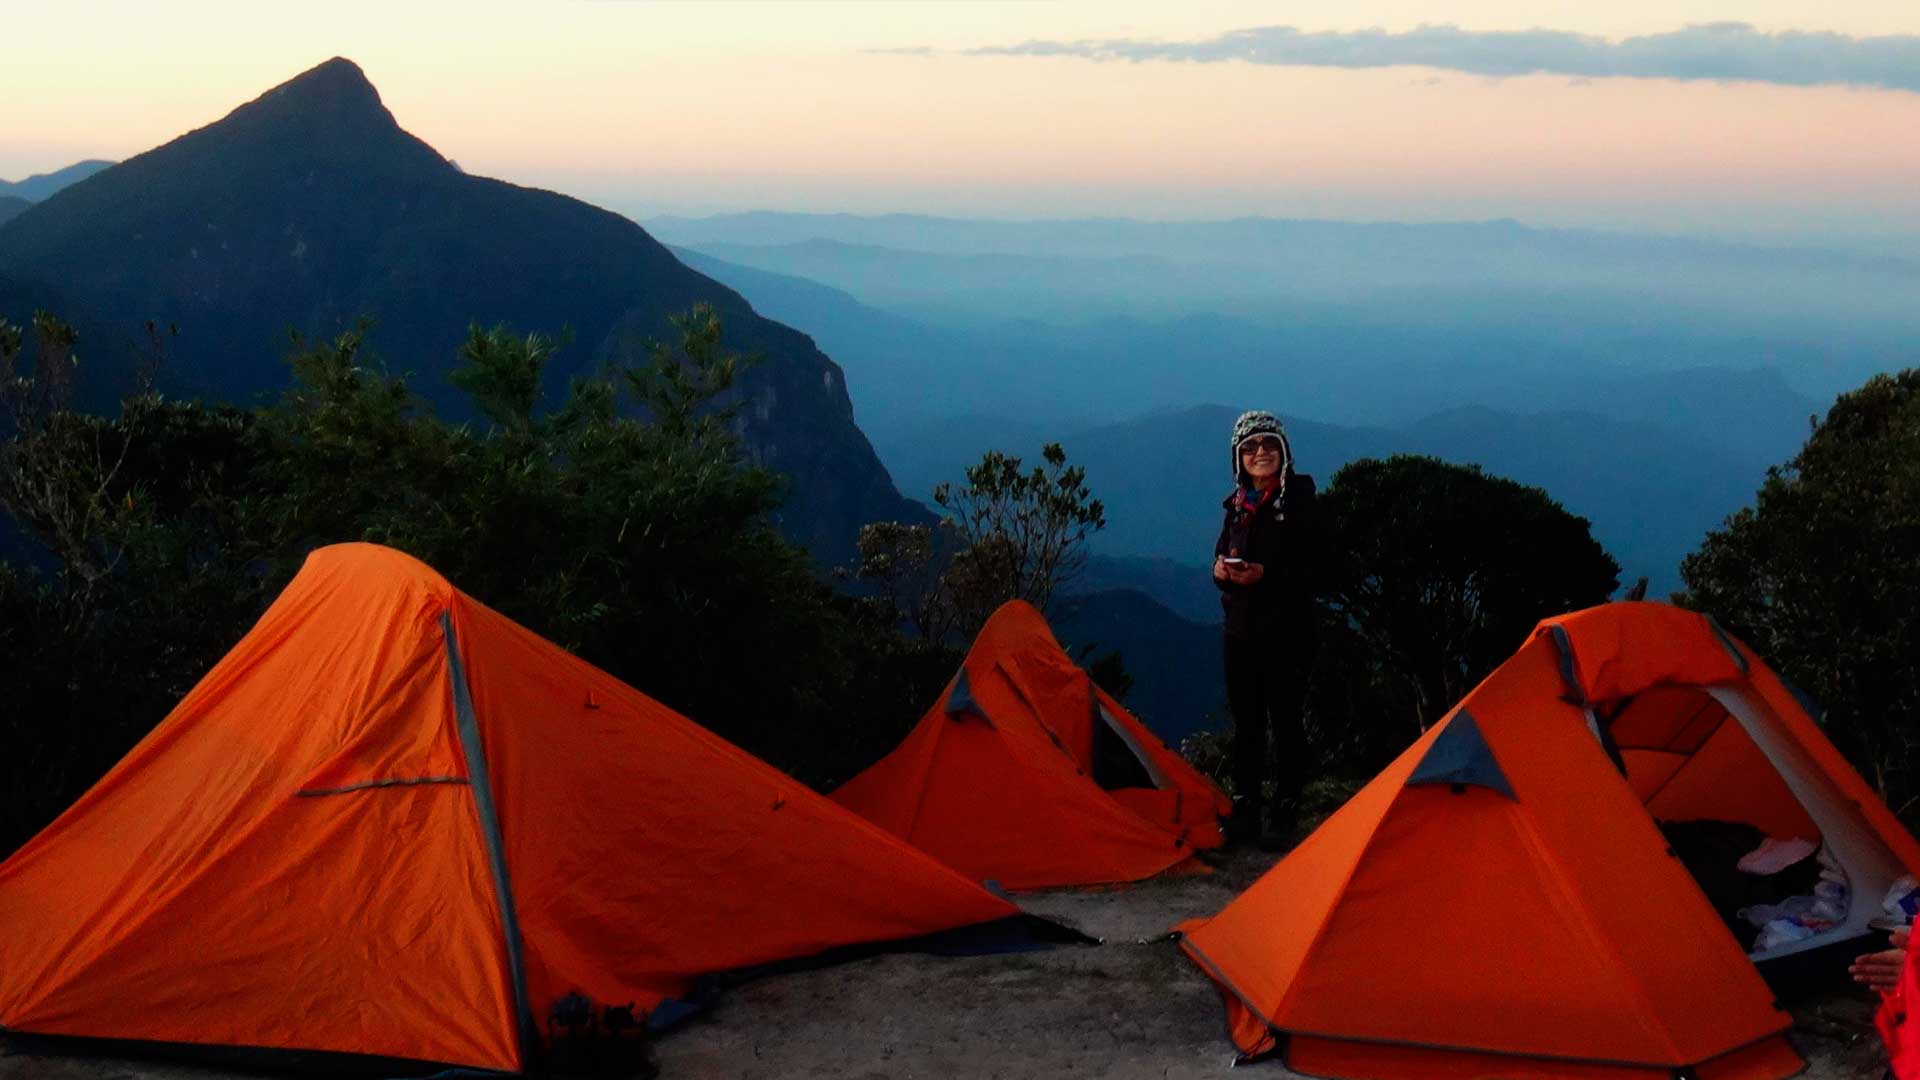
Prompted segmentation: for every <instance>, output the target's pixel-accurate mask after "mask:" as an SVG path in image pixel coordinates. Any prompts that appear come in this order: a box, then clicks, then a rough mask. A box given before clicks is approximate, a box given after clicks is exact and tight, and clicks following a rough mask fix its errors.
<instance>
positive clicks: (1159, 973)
mask: <svg viewBox="0 0 1920 1080" xmlns="http://www.w3.org/2000/svg"><path fill="white" fill-rule="evenodd" d="M1272 859H1273V856H1264V857H1263V856H1258V855H1247V856H1237V857H1234V858H1231V859H1228V860H1226V861H1224V863H1223V864H1222V865H1221V866H1220V868H1219V869H1218V870H1217V871H1216V872H1215V873H1213V874H1210V875H1205V876H1184V877H1170V878H1165V879H1161V880H1156V881H1150V882H1145V883H1143V884H1139V885H1134V886H1129V887H1125V888H1115V889H1106V890H1097V891H1075V892H1053V893H1044V894H1037V895H1030V896H1026V897H1022V898H1021V899H1022V903H1023V904H1024V905H1025V906H1026V907H1027V908H1028V909H1029V910H1031V911H1034V912H1036V913H1038V914H1041V915H1045V916H1047V917H1049V918H1054V919H1058V920H1060V921H1062V922H1066V923H1070V924H1071V925H1073V926H1075V927H1077V928H1079V929H1080V930H1082V931H1084V932H1086V933H1088V934H1090V935H1093V936H1095V937H1099V938H1102V939H1104V942H1105V943H1104V944H1102V945H1100V946H1097V947H1084V948H1061V949H1054V950H1049V951H1045V952H1035V953H1022V954H1014V955H1007V956H985V957H963V958H956V957H930V956H914V955H889V956H881V957H877V958H873V959H868V960H862V961H858V962H855V963H850V964H842V965H839V966H835V967H828V968H821V969H816V970H811V971H801V972H796V973H789V974H782V975H775V976H769V977H766V978H763V979H760V980H758V981H756V982H752V983H749V984H747V985H745V986H741V987H736V988H735V989H734V990H732V991H731V992H730V993H729V994H728V995H727V996H726V997H725V998H723V999H722V1000H721V1002H720V1003H719V1005H718V1007H716V1008H715V1009H713V1010H712V1011H711V1012H710V1013H708V1014H707V1015H705V1016H703V1017H701V1018H699V1019H697V1020H694V1021H692V1022H690V1023H688V1024H686V1025H683V1026H682V1027H681V1028H679V1029H677V1030H675V1031H673V1032H671V1033H669V1034H668V1035H666V1036H664V1037H663V1038H661V1039H660V1040H659V1042H658V1043H657V1044H656V1046H655V1048H654V1058H655V1061H656V1063H657V1064H658V1066H659V1069H660V1075H661V1076H662V1077H663V1078H664V1080H693V1078H704V1077H729V1078H733V1077H737V1078H741V1080H754V1078H759V1080H791V1078H799V1077H837V1078H851V1080H879V1078H894V1077H900V1078H909V1077H983V1078H984V1077H1009V1078H1011V1077H1040V1076H1045V1077H1063V1076H1064V1077H1103V1078H1113V1080H1123V1078H1124V1080H1135V1078H1139V1080H1146V1078H1155V1080H1181V1078H1198V1077H1214V1078H1221V1077H1225V1076H1226V1075H1227V1070H1228V1068H1229V1067H1230V1066H1231V1064H1232V1060H1233V1052H1232V1048H1231V1047H1230V1045H1229V1044H1228V1042H1227V1039H1226V1032H1225V1025H1224V1022H1223V1019H1222V1017H1223V1014H1222V1011H1221V1008H1220V1002H1219V998H1218V996H1217V995H1216V994H1215V993H1214V989H1213V986H1212V984H1211V983H1209V982H1208V981H1207V980H1206V979H1205V977H1203V976H1202V975H1201V974H1200V973H1199V971H1198V970H1197V969H1196V968H1195V967H1194V966H1193V965H1192V964H1190V963H1188V962H1187V961H1186V960H1185V959H1183V958H1182V957H1181V956H1180V954H1179V950H1178V949H1177V948H1176V947H1175V946H1174V945H1173V944H1172V943H1171V942H1167V941H1164V940H1157V939H1159V938H1160V937H1161V936H1162V935H1163V934H1164V932H1165V931H1166V929H1167V928H1168V927H1169V926H1171V925H1172V924H1173V923H1175V922H1178V921H1179V920H1181V919H1186V918H1190V917H1193V916H1197V915H1206V914H1211V913H1212V912H1214V911H1217V910H1219V908H1220V907H1221V906H1222V905H1224V904H1225V903H1226V902H1227V901H1228V900H1229V899H1231V898H1232V897H1233V896H1234V895H1235V894H1236V893H1238V892H1239V891H1240V890H1241V889H1243V888H1245V887H1246V886H1247V885H1248V884H1249V883H1250V882H1251V881H1252V880H1253V879H1254V878H1255V877H1257V876H1258V875H1259V874H1260V873H1261V872H1262V871H1263V870H1265V868H1266V867H1267V866H1268V865H1269V864H1270V863H1271V861H1272ZM1794 1012H1795V1017H1796V1019H1797V1020H1798V1021H1799V1023H1798V1025H1797V1027H1796V1029H1795V1032H1794V1041H1795V1043H1796V1044H1797V1045H1798V1046H1799V1047H1800V1050H1801V1052H1802V1054H1803V1055H1804V1056H1805V1057H1806V1058H1807V1059H1808V1063H1809V1064H1808V1070H1807V1072H1806V1073H1805V1074H1804V1075H1805V1076H1806V1077H1808V1078H1809V1080H1875V1078H1877V1077H1879V1076H1880V1074H1881V1071H1882V1070H1883V1069H1884V1068H1885V1057H1884V1055H1883V1054H1882V1053H1881V1051H1880V1043H1879V1039H1878V1038H1877V1037H1876V1036H1875V1035H1874V1033H1873V1027H1872V1013H1873V1004H1872V1002H1871V1001H1870V1000H1869V999H1868V998H1867V997H1866V996H1865V995H1854V994H1838V995H1834V996H1831V997H1826V998H1821V999H1817V1000H1814V1001H1810V1002H1806V1003H1803V1004H1802V1005H1800V1006H1798V1007H1796V1008H1795V1010H1794ZM248 1075H253V1074H243V1073H234V1072H230V1071H218V1070H210V1069H204V1068H190V1067H183V1066H180V1065H173V1064H159V1063H152V1062H141V1061H137V1060H122V1059H102V1058H91V1059H82V1058H46V1057H29V1056H24V1055H18V1054H15V1055H9V1056H6V1057H0V1080H29V1078H32V1080H234V1078H237V1077H240V1076H248ZM1239 1075H1242V1076H1251V1077H1254V1078H1255V1080H1258V1078H1259V1077H1272V1078H1275V1080H1281V1078H1285V1077H1290V1076H1292V1075H1294V1074H1292V1073H1289V1072H1288V1071H1287V1070H1286V1069H1284V1068H1282V1067H1281V1066H1280V1065H1278V1064H1274V1063H1264V1064H1261V1065H1257V1066H1254V1067H1252V1068H1251V1069H1249V1070H1247V1071H1246V1072H1244V1073H1240V1074H1239Z"/></svg>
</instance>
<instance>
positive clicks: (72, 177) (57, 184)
mask: <svg viewBox="0 0 1920 1080" xmlns="http://www.w3.org/2000/svg"><path fill="white" fill-rule="evenodd" d="M112 166H113V162H111V161H101V160H99V159H89V160H86V161H80V162H75V163H74V164H72V165H69V166H67V167H66V168H64V169H55V170H54V171H52V172H49V173H35V174H34V175H32V176H29V177H27V178H26V179H25V180H12V181H8V180H0V195H6V196H12V197H13V198H16V199H25V200H26V201H28V202H39V201H40V200H42V199H45V198H47V197H48V196H50V195H52V194H53V193H55V192H57V191H59V190H60V189H61V188H64V187H69V186H71V185H73V184H77V183H79V182H80V181H82V180H85V179H86V178H87V177H89V176H92V175H93V174H94V173H97V172H99V171H100V170H102V169H108V168H111V167H112Z"/></svg>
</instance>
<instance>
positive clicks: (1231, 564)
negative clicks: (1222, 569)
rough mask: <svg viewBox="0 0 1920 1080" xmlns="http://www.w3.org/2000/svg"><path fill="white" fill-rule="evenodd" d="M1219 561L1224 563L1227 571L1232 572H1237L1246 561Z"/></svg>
mask: <svg viewBox="0 0 1920 1080" xmlns="http://www.w3.org/2000/svg"><path fill="white" fill-rule="evenodd" d="M1220 561H1221V562H1222V563H1224V564H1225V565H1226V566H1227V567H1228V568H1229V569H1233V570H1239V569H1241V568H1242V567H1244V566H1246V565H1247V560H1245V559H1221V560H1220Z"/></svg>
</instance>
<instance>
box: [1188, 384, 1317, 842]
mask: <svg viewBox="0 0 1920 1080" xmlns="http://www.w3.org/2000/svg"><path fill="white" fill-rule="evenodd" d="M1233 475H1234V490H1233V493H1232V494H1231V495H1228V496H1227V499H1226V502H1225V503H1224V504H1223V505H1224V506H1225V509H1226V520H1225V521H1224V522H1223V523H1222V524H1221V526H1220V539H1219V540H1217V541H1216V542H1215V543H1214V545H1213V555H1214V558H1213V580H1214V583H1215V584H1216V585H1218V586H1219V587H1220V603H1221V606H1222V607H1223V608H1224V609H1225V611H1226V648H1225V653H1226V673H1227V705H1228V707H1229V708H1230V709H1231V710H1232V711H1233V791H1234V799H1233V803H1234V809H1233V816H1232V817H1231V818H1229V819H1228V821H1227V838H1228V841H1229V842H1232V843H1246V842H1248V841H1251V840H1255V839H1262V840H1268V841H1278V840H1280V839H1282V838H1283V837H1284V834H1286V833H1290V832H1291V831H1292V830H1293V827H1294V825H1295V824H1296V823H1297V820H1298V814H1299V800H1300V789H1301V788H1302V787H1303V786H1304V785H1305V783H1306V775H1305V770H1306V756H1307V745H1306V744H1307V738H1306V729H1305V728H1304V727H1303V726H1302V724H1301V718H1300V711H1301V706H1302V705H1303V703H1304V702H1305V700H1306V684H1307V673H1308V671H1309V670H1310V668H1311V665H1312V662H1313V653H1314V648H1315V644H1316V640H1315V633H1314V616H1313V589H1312V581H1313V574H1314V564H1315V563H1316V562H1317V553H1316V550H1315V548H1316V546H1317V545H1316V543H1315V539H1314V528H1315V522H1314V506H1313V503H1314V498H1313V494H1314V488H1313V477H1311V476H1308V475H1306V474H1304V473H1296V472H1294V471H1293V448H1292V447H1291V446H1290V445H1289V444H1288V442H1287V435H1286V432H1285V431H1284V430H1282V429H1281V427H1280V421H1279V419H1278V418H1277V417H1275V416H1274V415H1273V414H1272V413H1269V412H1259V411H1251V412H1246V413H1242V414H1241V415H1240V419H1238V420H1236V421H1235V422H1234V425H1233ZM1269 777H1271V779H1273V780H1274V781H1275V790H1274V796H1273V807H1272V810H1273V814H1272V822H1271V824H1270V830H1271V831H1270V832H1262V829H1261V811H1262V809H1263V807H1264V803H1265V786H1266V782H1267V780H1268V779H1269Z"/></svg>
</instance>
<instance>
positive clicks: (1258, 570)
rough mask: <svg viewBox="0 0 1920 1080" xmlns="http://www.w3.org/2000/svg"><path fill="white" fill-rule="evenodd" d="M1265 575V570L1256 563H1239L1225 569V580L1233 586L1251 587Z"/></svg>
mask: <svg viewBox="0 0 1920 1080" xmlns="http://www.w3.org/2000/svg"><path fill="white" fill-rule="evenodd" d="M1266 575H1267V568H1266V567H1264V566H1261V565H1260V564H1259V563H1257V562H1250V563H1241V564H1240V565H1239V566H1229V567H1227V580H1228V581H1231V582H1233V583H1234V584H1235V585H1251V584H1253V583H1254V582H1256V581H1259V580H1260V579H1261V578H1263V577H1265V576H1266Z"/></svg>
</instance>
